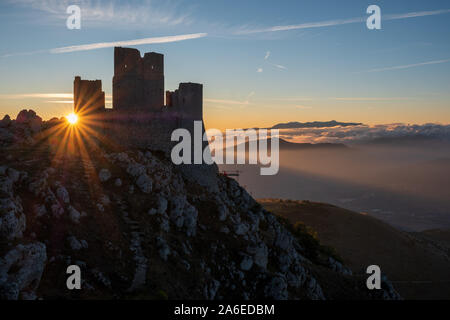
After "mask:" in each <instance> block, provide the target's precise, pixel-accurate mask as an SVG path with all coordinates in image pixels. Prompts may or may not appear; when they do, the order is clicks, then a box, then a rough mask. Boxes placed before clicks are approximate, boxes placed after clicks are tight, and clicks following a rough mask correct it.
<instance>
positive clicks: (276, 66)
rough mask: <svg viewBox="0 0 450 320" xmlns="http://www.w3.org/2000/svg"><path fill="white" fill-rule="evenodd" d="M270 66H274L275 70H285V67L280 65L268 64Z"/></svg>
mask: <svg viewBox="0 0 450 320" xmlns="http://www.w3.org/2000/svg"><path fill="white" fill-rule="evenodd" d="M269 63H270V62H269ZM270 65H271V66H274V67H275V68H278V69H282V70H287V68H286V67H285V66H283V65H281V64H276V63H270Z"/></svg>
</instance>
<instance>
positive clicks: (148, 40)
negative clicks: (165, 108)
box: [50, 33, 208, 53]
mask: <svg viewBox="0 0 450 320" xmlns="http://www.w3.org/2000/svg"><path fill="white" fill-rule="evenodd" d="M207 35H208V34H207V33H193V34H183V35H177V36H167V37H154V38H144V39H136V40H125V41H114V42H97V43H91V44H83V45H76V46H68V47H62V48H55V49H51V50H50V53H66V52H74V51H87V50H96V49H103V48H111V47H120V46H139V45H144V44H155V43H168V42H177V41H184V40H191V39H198V38H203V37H206V36H207Z"/></svg>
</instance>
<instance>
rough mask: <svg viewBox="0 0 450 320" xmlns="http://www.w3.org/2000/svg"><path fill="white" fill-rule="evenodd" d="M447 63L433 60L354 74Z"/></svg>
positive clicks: (447, 60) (446, 60)
mask: <svg viewBox="0 0 450 320" xmlns="http://www.w3.org/2000/svg"><path fill="white" fill-rule="evenodd" d="M449 61H450V59H445V60H433V61H427V62H421V63H414V64H406V65H402V66H393V67H386V68H379V69H371V70H366V71H360V72H355V73H366V72H382V71H389V70H400V69H409V68H414V67H420V66H426V65H430V64H440V63H446V62H449Z"/></svg>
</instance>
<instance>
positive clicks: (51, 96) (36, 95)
mask: <svg viewBox="0 0 450 320" xmlns="http://www.w3.org/2000/svg"><path fill="white" fill-rule="evenodd" d="M33 98H41V99H73V94H72V93H18V94H0V99H33Z"/></svg>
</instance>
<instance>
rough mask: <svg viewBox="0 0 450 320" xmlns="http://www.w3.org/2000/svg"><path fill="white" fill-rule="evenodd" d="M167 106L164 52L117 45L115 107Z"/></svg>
mask: <svg viewBox="0 0 450 320" xmlns="http://www.w3.org/2000/svg"><path fill="white" fill-rule="evenodd" d="M163 105H164V55H162V54H159V53H155V52H149V53H146V54H145V55H144V57H143V58H141V55H140V53H139V51H138V50H137V49H130V48H121V47H116V48H114V77H113V109H114V110H131V109H134V110H141V111H143V110H151V111H159V110H161V108H162V107H163Z"/></svg>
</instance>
